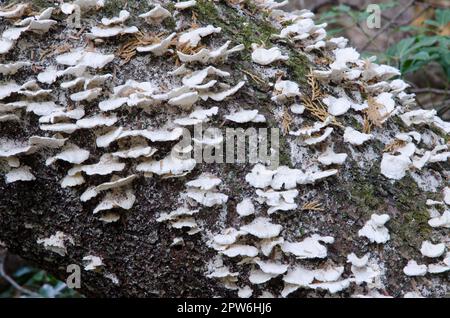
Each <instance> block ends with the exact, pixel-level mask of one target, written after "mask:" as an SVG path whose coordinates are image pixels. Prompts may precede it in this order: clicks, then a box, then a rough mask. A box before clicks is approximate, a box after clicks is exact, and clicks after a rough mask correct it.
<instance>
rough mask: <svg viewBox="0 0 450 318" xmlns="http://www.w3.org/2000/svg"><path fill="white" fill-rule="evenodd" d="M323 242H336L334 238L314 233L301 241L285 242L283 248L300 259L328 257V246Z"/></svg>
mask: <svg viewBox="0 0 450 318" xmlns="http://www.w3.org/2000/svg"><path fill="white" fill-rule="evenodd" d="M321 242H322V243H328V244H332V243H334V238H333V237H331V236H320V235H317V234H314V235H312V236H311V237H307V238H305V239H304V240H303V241H301V242H292V243H291V242H284V243H283V244H281V250H282V251H283V252H285V253H290V254H293V255H295V256H296V257H297V258H299V259H306V258H325V257H327V247H326V246H325V245H322V244H321Z"/></svg>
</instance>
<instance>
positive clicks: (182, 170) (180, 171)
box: [136, 154, 196, 177]
mask: <svg viewBox="0 0 450 318" xmlns="http://www.w3.org/2000/svg"><path fill="white" fill-rule="evenodd" d="M195 165H196V161H195V159H179V158H176V157H175V156H173V155H172V154H169V155H168V156H167V157H165V158H164V159H162V160H160V161H155V160H151V161H144V162H142V163H140V164H138V165H137V166H136V170H137V171H141V172H147V173H155V174H157V175H160V176H175V177H176V176H183V175H185V174H186V173H188V172H190V171H191V170H192V169H194V167H195Z"/></svg>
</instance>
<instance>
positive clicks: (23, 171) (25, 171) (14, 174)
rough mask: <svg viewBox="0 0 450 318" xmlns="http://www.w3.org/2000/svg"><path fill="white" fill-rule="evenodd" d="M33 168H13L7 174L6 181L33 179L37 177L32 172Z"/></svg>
mask: <svg viewBox="0 0 450 318" xmlns="http://www.w3.org/2000/svg"><path fill="white" fill-rule="evenodd" d="M30 170H31V168H30V167H28V166H20V167H19V168H15V169H11V170H10V171H9V172H8V173H7V174H6V175H5V182H6V183H13V182H17V181H33V180H36V177H35V176H34V175H33V174H32V173H31V171H30Z"/></svg>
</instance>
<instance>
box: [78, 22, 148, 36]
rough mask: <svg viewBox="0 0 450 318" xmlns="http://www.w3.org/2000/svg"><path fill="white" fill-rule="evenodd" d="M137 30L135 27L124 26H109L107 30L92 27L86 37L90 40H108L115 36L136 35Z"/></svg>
mask: <svg viewBox="0 0 450 318" xmlns="http://www.w3.org/2000/svg"><path fill="white" fill-rule="evenodd" d="M138 32H139V29H138V28H137V27H135V26H131V27H125V26H118V25H116V26H111V27H108V28H100V27H92V28H91V33H88V34H87V36H88V37H90V38H94V39H95V38H110V37H114V36H117V35H123V34H134V33H138Z"/></svg>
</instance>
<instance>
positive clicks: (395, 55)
mask: <svg viewBox="0 0 450 318" xmlns="http://www.w3.org/2000/svg"><path fill="white" fill-rule="evenodd" d="M107 1H110V0H107ZM277 1H281V0H277ZM1 2H2V1H0V3H1ZM16 2H20V1H16ZM369 4H378V5H379V6H380V9H381V18H382V22H381V28H380V29H370V28H368V27H367V24H366V21H367V18H368V17H369V15H370V12H367V11H366V8H367V6H368V5H369ZM304 8H307V9H310V10H311V11H313V12H314V13H316V15H317V19H318V21H319V22H326V23H328V28H327V30H328V34H329V35H330V36H334V37H339V36H345V37H347V38H349V39H350V45H351V46H354V47H356V48H357V49H358V50H359V51H360V52H361V54H362V56H363V57H369V56H373V55H375V56H377V62H378V63H386V64H389V65H392V66H395V67H398V68H399V69H400V70H401V72H402V77H403V79H404V80H405V81H407V82H408V83H409V84H410V85H411V92H414V93H416V94H417V100H418V104H419V105H420V106H421V107H423V108H434V109H436V110H437V111H438V113H439V115H441V116H442V117H443V118H444V119H445V120H450V92H449V86H450V0H425V1H417V0H391V1H376V0H342V1H339V0H290V3H289V5H288V6H287V9H288V10H297V9H304ZM0 297H47V298H65V297H82V295H80V294H79V293H77V292H76V291H74V290H72V289H70V288H67V286H66V285H65V284H64V283H63V282H61V281H59V280H57V279H56V278H55V277H53V276H52V275H50V274H48V273H47V272H46V271H44V270H40V269H38V268H35V267H32V266H29V265H28V264H27V263H26V262H24V261H23V260H21V259H20V258H18V257H17V256H14V255H11V254H8V252H7V251H6V250H4V249H3V250H2V248H1V243H0Z"/></svg>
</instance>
